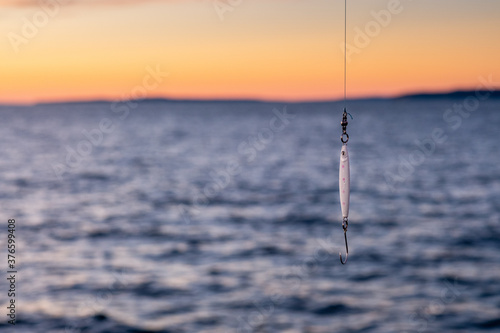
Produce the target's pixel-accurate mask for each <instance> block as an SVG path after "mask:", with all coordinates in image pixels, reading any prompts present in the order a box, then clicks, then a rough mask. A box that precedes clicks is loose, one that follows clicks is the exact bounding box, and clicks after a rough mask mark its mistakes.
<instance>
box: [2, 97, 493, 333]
mask: <svg viewBox="0 0 500 333" xmlns="http://www.w3.org/2000/svg"><path fill="white" fill-rule="evenodd" d="M463 103H464V100H461V99H454V100H452V99H422V98H421V99H401V100H394V101H358V102H351V103H350V104H349V111H350V113H351V114H352V116H353V118H354V119H352V120H350V119H349V126H348V128H347V131H348V133H349V135H350V141H349V153H350V158H351V178H352V179H351V191H352V194H351V213H350V220H349V229H348V233H347V234H348V239H349V250H350V252H349V260H348V263H347V265H345V266H342V265H341V264H340V262H339V257H338V252H339V251H342V253H343V254H345V246H344V239H343V232H342V227H341V218H340V217H341V216H340V207H339V198H338V161H339V152H340V140H339V136H340V120H341V114H342V105H341V104H338V103H331V104H327V103H325V104H283V103H276V104H271V103H249V102H247V103H236V102H235V103H232V102H231V103H229V102H228V103H215V102H213V103H205V102H203V103H201V102H198V103H188V102H183V103H180V102H179V103H175V102H143V103H140V104H138V105H135V104H119V105H111V104H108V103H90V104H66V105H42V106H36V107H1V108H0V115H1V119H2V121H1V122H0V133H1V137H2V140H1V141H0V151H1V152H2V158H1V159H0V179H1V186H0V200H1V207H2V212H1V214H2V216H3V217H2V219H3V220H5V221H7V219H8V218H15V219H16V225H17V228H16V240H17V252H16V256H17V268H18V274H17V297H16V302H17V303H16V304H17V325H16V326H15V327H11V325H8V324H7V319H6V316H5V313H6V309H5V308H6V306H7V302H8V299H7V297H6V289H7V284H6V282H5V281H6V280H5V279H4V278H2V281H3V282H2V283H1V285H0V287H1V288H2V290H1V295H2V298H1V308H2V309H4V310H2V315H1V317H2V318H3V319H2V321H1V323H0V331H2V332H4V331H5V332H10V331H12V332H23V333H30V332H93V333H104V332H125V333H126V332H203V333H209V332H210V333H215V332H217V333H219V332H221V333H226V332H227V333H229V332H266V333H267V332H283V333H285V332H286V333H299V332H301V333H332V332H370V333H371V332H381V333H392V332H398V333H400V332H404V333H410V332H483V331H484V332H500V319H499V318H500V168H499V165H500V154H499V148H500V132H499V129H500V100H498V99H497V100H494V99H491V100H486V101H481V102H480V105H479V107H478V108H477V109H475V108H471V107H470V105H469V106H468V107H469V109H471V111H470V112H469V111H467V110H466V111H467V112H462V113H461V114H460V113H454V114H451V113H447V109H449V108H451V107H453V105H454V104H459V105H460V104H463ZM273 110H274V111H273ZM464 110H465V109H464ZM285 111H286V113H287V114H288V116H287V118H283V114H284V113H285ZM277 114H280V115H281V118H279V117H277ZM292 114H293V116H292ZM443 116H444V117H443ZM445 118H446V119H445ZM99 126H101V129H99ZM110 126H111V128H110ZM103 130H104V131H103ZM85 131H86V132H85ZM84 133H87V136H88V135H90V139H89V138H88V137H87V136H86V135H85V134H84ZM89 133H90V134H89ZM91 141H93V143H92V142H91ZM419 147H420V148H419ZM2 229H4V230H2V232H1V235H4V236H2V239H1V244H0V245H1V248H2V249H3V250H2V251H6V249H5V248H6V247H5V241H6V236H5V235H6V224H5V227H4V228H2ZM4 253H6V252H4ZM2 267H4V268H2V271H6V269H5V268H6V262H4V263H2ZM3 275H4V274H2V276H3Z"/></svg>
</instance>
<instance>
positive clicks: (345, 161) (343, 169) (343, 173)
mask: <svg viewBox="0 0 500 333" xmlns="http://www.w3.org/2000/svg"><path fill="white" fill-rule="evenodd" d="M350 191H351V172H350V169H349V152H348V151H347V145H346V144H343V145H342V150H341V151H340V166H339V193H340V207H341V208H342V217H343V218H344V219H346V218H347V217H348V216H349V197H350Z"/></svg>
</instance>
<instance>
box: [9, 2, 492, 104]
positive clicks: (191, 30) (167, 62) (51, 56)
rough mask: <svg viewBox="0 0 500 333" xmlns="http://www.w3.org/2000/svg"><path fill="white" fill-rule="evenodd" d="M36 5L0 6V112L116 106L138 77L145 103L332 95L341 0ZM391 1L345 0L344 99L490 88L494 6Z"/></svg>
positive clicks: (336, 88)
mask: <svg viewBox="0 0 500 333" xmlns="http://www.w3.org/2000/svg"><path fill="white" fill-rule="evenodd" d="M56 1H60V2H61V3H62V4H57V2H56ZM45 2H46V3H49V4H51V5H49V6H47V7H46V8H45V10H44V9H43V8H42V7H40V5H39V4H38V2H37V1H34V0H24V1H8V0H0V37H1V38H0V103H34V102H40V101H65V100H90V99H102V98H104V99H120V98H128V97H129V96H130V94H131V93H132V92H134V91H135V92H137V91H141V86H142V85H143V80H144V78H145V77H147V76H148V75H149V74H148V70H147V69H146V68H160V69H161V71H163V72H168V77H166V78H165V79H164V80H162V81H161V82H160V84H159V85H158V86H157V87H156V86H155V87H154V88H152V87H150V89H146V91H147V94H148V96H150V97H169V98H258V99H280V100H294V101H295V100H314V99H334V98H340V97H341V96H342V95H343V54H342V52H341V48H340V45H341V44H342V42H343V26H344V22H343V1H341V0H340V1H339V0H329V1H326V0H307V1H305V0H301V1H299V0H240V1H239V3H238V1H236V0H233V3H236V5H235V6H233V7H226V9H230V10H226V11H224V12H222V11H223V8H222V7H220V6H221V5H222V4H224V3H226V4H227V0H164V1H161V0H156V1H154V0H150V1H139V0H45ZM397 2H398V0H384V1H381V0H356V1H354V0H350V1H349V3H348V9H349V14H348V31H347V33H348V43H349V47H348V49H349V51H350V52H354V53H351V56H350V57H349V59H350V61H349V63H348V96H350V97H360V96H374V95H377V96H388V95H389V96H390V95H397V94H401V93H407V92H415V91H443V90H452V89H457V88H458V89H467V88H471V89H474V88H475V87H476V85H477V84H478V77H480V76H488V75H493V78H494V80H495V81H499V82H500V62H499V61H498V59H499V55H500V43H498V41H497V39H498V36H500V24H499V21H498V18H499V17H500V2H499V1H493V0H476V1H469V0H442V1H439V2H438V1H435V0H434V1H430V0H419V1H410V0H401V1H399V2H400V4H399V5H397ZM20 4H22V5H20ZM217 4H218V5H219V7H218V8H219V12H218V11H217V8H216V5H217ZM226 6H228V5H226ZM51 11H52V12H51ZM381 11H382V12H383V13H385V14H387V13H390V17H388V16H387V15H385V16H384V15H382V16H383V20H382V21H380V20H379V22H377V20H376V19H375V18H374V16H373V12H377V13H382V12H381ZM391 11H392V13H391ZM32 24H33V25H34V26H35V29H36V30H30V29H29V25H32ZM367 29H368V30H367ZM360 31H361V33H360ZM366 33H368V35H367V37H366V36H365V38H364V39H363V35H362V34H366Z"/></svg>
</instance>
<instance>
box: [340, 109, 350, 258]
mask: <svg viewBox="0 0 500 333" xmlns="http://www.w3.org/2000/svg"><path fill="white" fill-rule="evenodd" d="M348 124H349V123H348V122H347V111H346V109H345V108H344V114H343V116H342V122H341V123H340V125H341V126H342V135H341V136H340V141H342V149H341V150H340V166H339V194H340V207H341V210H342V229H344V238H345V250H346V255H345V260H342V253H339V256H340V262H341V263H342V265H344V264H345V263H346V262H347V256H348V255H349V248H348V246H347V226H348V224H349V222H348V219H349V199H350V194H351V193H350V192H351V172H350V167H349V152H348V151H347V142H348V141H349V135H348V134H347V125H348Z"/></svg>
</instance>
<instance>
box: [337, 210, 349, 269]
mask: <svg viewBox="0 0 500 333" xmlns="http://www.w3.org/2000/svg"><path fill="white" fill-rule="evenodd" d="M347 225H348V222H347V217H344V220H343V221H342V229H344V238H345V261H344V260H342V253H341V252H339V257H340V263H341V264H342V265H345V264H346V262H347V256H348V255H349V248H348V247H347Z"/></svg>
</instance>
